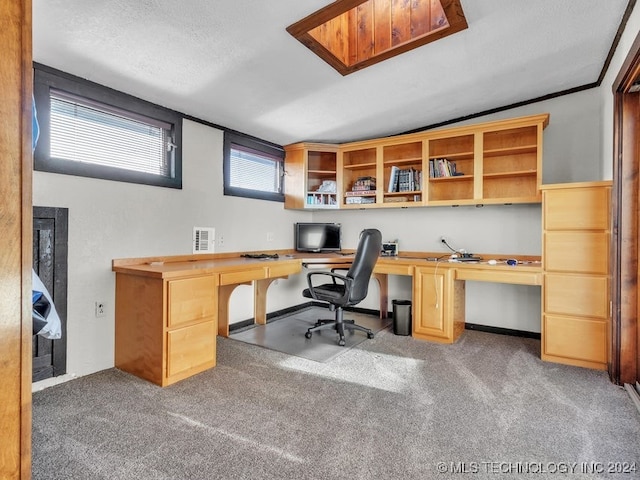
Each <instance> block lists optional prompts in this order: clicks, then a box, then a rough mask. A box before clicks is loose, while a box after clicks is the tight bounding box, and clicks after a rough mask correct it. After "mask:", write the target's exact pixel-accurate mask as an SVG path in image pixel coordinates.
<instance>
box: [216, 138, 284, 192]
mask: <svg viewBox="0 0 640 480" xmlns="http://www.w3.org/2000/svg"><path fill="white" fill-rule="evenodd" d="M283 159H284V151H283V150H282V148H281V147H279V146H276V145H272V144H267V143H266V142H262V141H260V140H257V139H254V138H252V137H248V136H244V135H242V134H238V133H232V132H225V141H224V194H225V195H234V196H238V197H247V198H256V199H260V200H272V201H278V202H284V188H283V184H282V182H283V177H284V165H283V164H284V160H283Z"/></svg>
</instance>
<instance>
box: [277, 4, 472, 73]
mask: <svg viewBox="0 0 640 480" xmlns="http://www.w3.org/2000/svg"><path fill="white" fill-rule="evenodd" d="M466 28H467V20H466V18H465V16H464V13H463V11H462V6H461V5H460V0H337V1H336V2H333V3H332V4H330V5H327V6H326V7H324V8H322V9H320V10H318V11H316V12H315V13H312V14H311V15H309V16H308V17H306V18H303V19H302V20H300V21H298V22H296V23H294V24H293V25H290V26H289V27H287V32H289V33H290V34H291V35H293V36H294V37H295V38H297V39H298V40H299V41H300V42H302V44H304V45H305V46H306V47H307V48H309V50H311V51H312V52H313V53H315V54H316V55H318V56H319V57H320V58H322V59H323V60H324V61H325V62H327V63H328V64H329V65H331V66H332V67H333V68H335V69H336V70H337V71H338V72H340V73H341V74H342V75H348V74H350V73H353V72H355V71H358V70H361V69H363V68H365V67H368V66H370V65H374V64H376V63H378V62H381V61H382V60H387V59H389V58H392V57H395V56H396V55H399V54H401V53H404V52H407V51H409V50H413V49H414V48H416V47H419V46H421V45H425V44H427V43H431V42H433V41H435V40H438V39H440V38H443V37H446V36H448V35H451V34H453V33H456V32H459V31H461V30H464V29H466Z"/></svg>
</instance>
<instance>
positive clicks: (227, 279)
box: [220, 266, 269, 285]
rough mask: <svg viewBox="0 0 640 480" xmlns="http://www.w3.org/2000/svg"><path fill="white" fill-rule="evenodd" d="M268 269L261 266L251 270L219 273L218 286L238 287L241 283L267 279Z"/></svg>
mask: <svg viewBox="0 0 640 480" xmlns="http://www.w3.org/2000/svg"><path fill="white" fill-rule="evenodd" d="M268 268H269V267H266V266H261V267H259V268H254V269H252V270H241V271H238V272H226V273H221V274H220V285H239V284H241V283H246V282H251V281H253V280H261V279H263V278H267V277H268V275H267V273H268Z"/></svg>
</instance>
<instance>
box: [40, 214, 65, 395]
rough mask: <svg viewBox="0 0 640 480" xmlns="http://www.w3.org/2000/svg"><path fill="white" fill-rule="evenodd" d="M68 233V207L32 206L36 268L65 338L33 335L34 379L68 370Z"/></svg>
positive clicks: (41, 378)
mask: <svg viewBox="0 0 640 480" xmlns="http://www.w3.org/2000/svg"><path fill="white" fill-rule="evenodd" d="M67 235H68V209H66V208H52V207H33V269H34V270H35V272H36V273H37V274H38V276H39V277H40V279H41V280H42V283H44V285H45V287H47V290H48V291H49V294H50V295H51V297H52V298H53V303H54V304H55V307H56V311H57V312H58V315H59V316H60V322H61V324H62V338H60V339H58V340H49V339H46V338H44V337H42V336H41V335H34V336H33V381H34V382H37V381H38V380H44V379H45V378H50V377H56V376H58V375H62V374H63V373H66V371H67Z"/></svg>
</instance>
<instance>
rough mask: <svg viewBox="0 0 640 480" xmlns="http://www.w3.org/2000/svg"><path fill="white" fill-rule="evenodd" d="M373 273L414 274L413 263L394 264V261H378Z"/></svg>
mask: <svg viewBox="0 0 640 480" xmlns="http://www.w3.org/2000/svg"><path fill="white" fill-rule="evenodd" d="M373 273H386V274H389V275H413V265H403V264H398V265H394V264H392V263H380V262H378V263H376V266H375V267H374V268H373Z"/></svg>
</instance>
